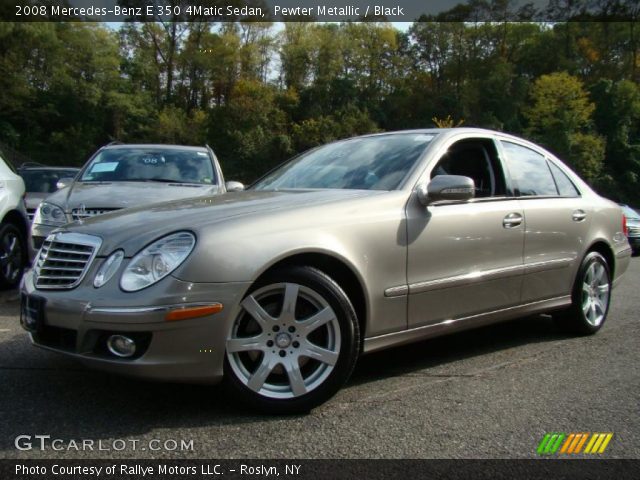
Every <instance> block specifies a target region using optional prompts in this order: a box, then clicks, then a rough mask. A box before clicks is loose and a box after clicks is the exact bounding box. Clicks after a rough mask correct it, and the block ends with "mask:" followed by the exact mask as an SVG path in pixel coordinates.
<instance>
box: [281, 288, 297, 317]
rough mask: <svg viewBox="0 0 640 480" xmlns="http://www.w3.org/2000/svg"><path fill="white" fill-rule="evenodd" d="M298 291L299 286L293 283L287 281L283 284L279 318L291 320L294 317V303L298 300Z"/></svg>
mask: <svg viewBox="0 0 640 480" xmlns="http://www.w3.org/2000/svg"><path fill="white" fill-rule="evenodd" d="M299 291H300V287H299V286H298V285H296V284H295V283H287V285H286V286H285V289H284V299H283V300H282V312H281V313H280V318H279V319H280V320H285V321H293V320H295V319H296V303H297V301H298V292H299Z"/></svg>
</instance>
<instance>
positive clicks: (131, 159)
mask: <svg viewBox="0 0 640 480" xmlns="http://www.w3.org/2000/svg"><path fill="white" fill-rule="evenodd" d="M80 180H81V181H82V182H171V183H200V184H215V183H216V177H215V174H214V171H213V165H212V163H211V158H210V157H209V154H208V153H207V152H206V151H201V150H180V149H175V148H170V149H169V148H166V149H163V148H111V149H107V150H103V151H101V152H100V153H98V154H97V155H96V156H95V157H94V158H93V160H91V163H90V164H89V165H88V166H87V168H86V169H85V170H84V172H83V174H82V178H81V179H80Z"/></svg>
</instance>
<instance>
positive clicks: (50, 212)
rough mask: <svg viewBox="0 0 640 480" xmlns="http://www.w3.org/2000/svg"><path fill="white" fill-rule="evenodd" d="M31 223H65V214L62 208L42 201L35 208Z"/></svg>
mask: <svg viewBox="0 0 640 480" xmlns="http://www.w3.org/2000/svg"><path fill="white" fill-rule="evenodd" d="M33 223H41V224H44V225H56V226H57V225H64V224H65V223H67V216H66V215H65V214H64V210H62V208H60V207H59V206H57V205H54V204H53V203H47V202H42V203H41V204H40V205H39V206H38V210H36V215H35V217H34V219H33Z"/></svg>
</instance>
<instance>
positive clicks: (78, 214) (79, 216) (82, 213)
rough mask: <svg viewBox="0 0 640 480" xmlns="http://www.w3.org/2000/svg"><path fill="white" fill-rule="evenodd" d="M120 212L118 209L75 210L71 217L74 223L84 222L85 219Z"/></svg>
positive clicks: (72, 211)
mask: <svg viewBox="0 0 640 480" xmlns="http://www.w3.org/2000/svg"><path fill="white" fill-rule="evenodd" d="M116 210H119V209H118V208H84V209H83V208H74V209H73V210H71V217H72V218H73V220H74V221H77V220H84V219H85V218H90V217H95V216H96V215H102V214H103V213H109V212H114V211H116Z"/></svg>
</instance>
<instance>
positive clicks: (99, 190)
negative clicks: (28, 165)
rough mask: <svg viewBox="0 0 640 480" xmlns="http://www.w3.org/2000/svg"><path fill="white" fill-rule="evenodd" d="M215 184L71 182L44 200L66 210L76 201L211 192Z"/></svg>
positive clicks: (135, 201)
mask: <svg viewBox="0 0 640 480" xmlns="http://www.w3.org/2000/svg"><path fill="white" fill-rule="evenodd" d="M218 191H219V187H218V186H217V185H184V184H179V183H159V182H101V183H82V182H75V183H73V184H72V185H71V186H69V187H68V188H63V189H62V190H58V191H57V192H55V193H53V194H51V195H50V196H49V197H47V201H48V202H52V203H55V204H56V205H58V206H60V207H62V208H64V210H65V211H66V212H67V213H68V212H70V211H71V210H73V209H74V208H78V207H79V206H80V205H84V206H85V208H100V209H120V208H129V207H137V206H140V205H148V204H150V203H156V202H162V201H166V200H173V199H180V198H189V197H199V196H203V195H215V194H216V193H218Z"/></svg>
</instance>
